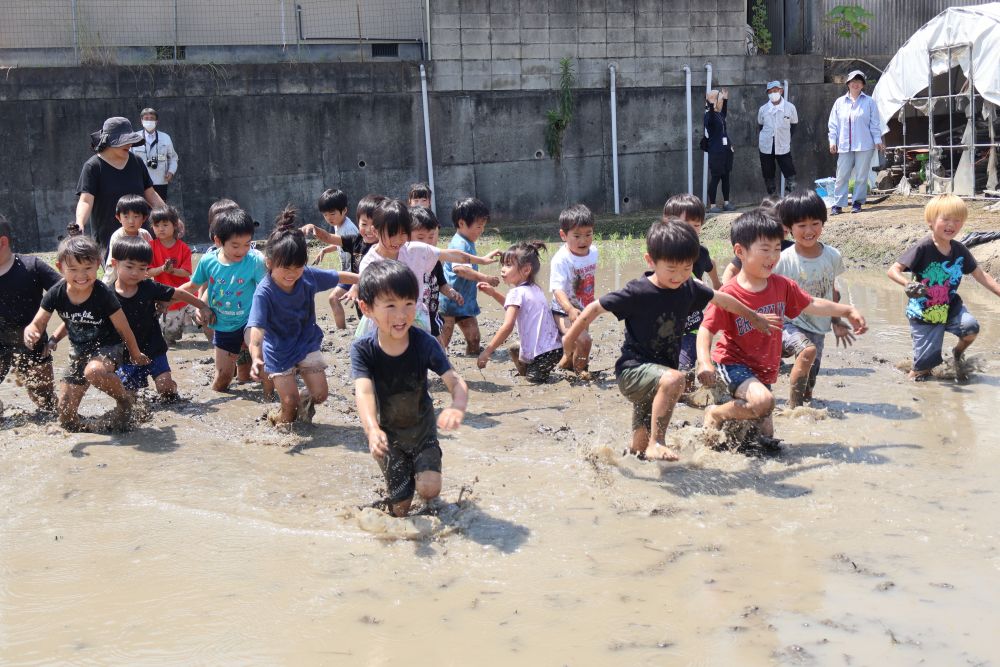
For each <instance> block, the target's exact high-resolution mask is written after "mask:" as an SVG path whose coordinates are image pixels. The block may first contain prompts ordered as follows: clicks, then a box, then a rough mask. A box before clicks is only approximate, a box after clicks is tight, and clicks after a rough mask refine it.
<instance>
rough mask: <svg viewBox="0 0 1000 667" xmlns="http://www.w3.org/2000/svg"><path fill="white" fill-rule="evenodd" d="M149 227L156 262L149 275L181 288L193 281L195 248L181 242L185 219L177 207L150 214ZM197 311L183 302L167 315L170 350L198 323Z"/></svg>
mask: <svg viewBox="0 0 1000 667" xmlns="http://www.w3.org/2000/svg"><path fill="white" fill-rule="evenodd" d="M149 224H150V225H151V226H152V227H153V236H154V238H153V241H152V242H151V243H150V245H151V246H152V248H153V261H152V265H151V266H150V268H149V272H148V275H149V277H150V278H152V279H153V280H155V281H156V282H158V283H161V284H163V285H166V286H167V287H173V288H174V289H176V288H178V287H180V286H181V285H183V284H184V283H186V282H187V281H188V280H190V279H191V271H192V263H191V248H190V247H188V244H187V243H184V241H181V239H180V236H179V233H180V229H181V219H180V216H179V215H178V214H177V209H175V208H174V207H173V206H163V207H160V208H156V209H153V212H152V213H150V214H149ZM194 313H195V309H194V307H193V306H191V305H188V304H187V303H185V302H184V301H183V300H178V301H177V303H174V304H171V305H170V307H169V308H167V312H165V313H163V316H162V322H161V330H162V332H163V339H164V340H165V341H166V343H167V346H168V347H171V346H173V345H176V344H177V341H179V340H180V339H181V336H183V335H184V325H185V324H187V323H188V322H195V321H196V320H195V317H194Z"/></svg>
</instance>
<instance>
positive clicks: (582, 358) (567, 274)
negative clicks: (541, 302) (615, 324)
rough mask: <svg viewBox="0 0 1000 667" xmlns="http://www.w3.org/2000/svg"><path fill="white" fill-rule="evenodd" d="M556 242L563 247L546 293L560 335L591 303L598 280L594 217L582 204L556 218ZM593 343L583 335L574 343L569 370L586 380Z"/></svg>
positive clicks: (556, 260) (554, 257) (550, 273)
mask: <svg viewBox="0 0 1000 667" xmlns="http://www.w3.org/2000/svg"><path fill="white" fill-rule="evenodd" d="M559 238H561V239H562V240H563V246H562V247H561V248H559V250H558V251H557V252H556V254H555V255H554V256H553V257H552V266H551V268H550V270H549V291H550V292H552V314H553V315H554V316H555V320H556V325H557V326H558V327H559V332H560V333H561V334H565V333H566V331H567V330H568V329H569V327H570V326H571V325H572V324H573V322H575V321H576V318H578V317H579V316H580V311H582V310H583V309H584V308H586V307H587V306H589V305H590V304H591V303H593V301H594V286H595V284H596V276H597V248H595V247H594V245H593V244H594V214H593V213H591V212H590V209H589V208H587V207H586V206H584V205H583V204H574V205H573V206H570V207H569V208H567V209H566V210H564V211H563V212H562V213H560V214H559ZM592 344H593V341H592V340H591V338H590V334H589V333H588V332H587V331H584V332H582V333H581V334H580V337H579V338H578V339H577V341H576V347H575V348H574V349H573V355H572V357H571V359H570V360H569V361H570V363H571V366H569V368H570V369H571V370H574V371H576V372H577V374H578V375H579V376H580V377H581V378H582V379H589V378H590V373H589V371H588V370H587V369H588V367H589V365H590V347H591V345H592Z"/></svg>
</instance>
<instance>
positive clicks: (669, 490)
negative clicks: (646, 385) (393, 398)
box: [0, 263, 1000, 665]
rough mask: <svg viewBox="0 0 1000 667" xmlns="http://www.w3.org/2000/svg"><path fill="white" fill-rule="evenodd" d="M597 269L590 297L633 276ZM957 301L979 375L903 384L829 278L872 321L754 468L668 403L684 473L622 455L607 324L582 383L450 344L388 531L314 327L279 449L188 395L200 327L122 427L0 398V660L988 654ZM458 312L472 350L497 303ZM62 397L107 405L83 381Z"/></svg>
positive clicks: (346, 393)
mask: <svg viewBox="0 0 1000 667" xmlns="http://www.w3.org/2000/svg"><path fill="white" fill-rule="evenodd" d="M607 268H608V272H606V273H604V274H602V275H601V276H600V277H599V284H598V289H600V290H601V291H604V290H605V289H613V288H614V287H615V286H616V283H617V284H618V285H619V286H620V285H621V284H623V283H624V279H626V278H627V277H630V276H632V275H637V274H638V272H639V271H640V270H641V267H640V266H639V265H637V264H636V265H628V266H627V267H624V268H623V269H622V270H619V271H616V270H615V267H614V266H613V263H612V264H611V265H610V266H609V267H607ZM540 280H541V281H542V282H543V283H544V281H545V278H544V276H543V277H541V278H540ZM962 294H963V298H964V299H965V301H966V303H967V304H968V305H969V308H970V309H971V310H972V311H973V312H974V313H975V314H976V316H977V317H978V318H979V320H980V321H981V323H982V325H983V333H982V334H981V335H980V338H979V340H977V341H976V343H975V345H974V346H973V348H972V350H971V352H972V354H973V357H972V359H973V360H975V363H976V368H977V369H978V370H976V372H975V373H973V376H972V378H971V380H970V381H969V382H968V383H966V384H957V383H955V382H953V381H949V380H946V379H943V378H942V379H940V380H936V381H934V382H925V383H913V382H910V381H908V380H906V378H905V375H904V374H903V373H901V372H900V371H899V370H897V369H896V368H895V363H896V361H897V360H900V359H904V358H906V357H907V356H908V355H909V334H908V329H907V326H906V322H905V321H904V319H903V317H902V311H903V297H902V296H901V295H900V294H899V293H898V290H894V289H891V288H890V287H889V286H888V285H887V284H886V281H885V280H884V279H881V278H879V277H870V276H866V275H851V276H849V277H848V279H847V280H846V281H845V283H844V295H845V298H847V299H850V300H852V301H853V302H855V303H857V304H858V305H859V307H860V308H861V309H862V310H863V311H864V312H865V314H866V316H867V317H868V319H869V323H870V324H871V326H872V332H871V333H869V334H867V335H866V336H864V337H862V338H860V339H859V341H858V343H857V345H856V346H855V347H853V348H851V349H849V350H846V351H844V350H837V349H829V348H828V350H827V353H826V357H825V359H824V363H823V371H822V373H821V375H820V377H819V382H818V384H817V387H816V396H817V400H816V401H815V402H814V403H813V404H812V405H810V406H807V407H803V408H796V409H795V410H785V409H784V400H785V398H786V397H787V394H788V383H787V376H782V378H781V379H779V381H778V384H777V385H776V388H775V391H776V396H777V397H778V404H779V408H780V410H779V412H778V413H777V415H776V419H775V428H776V435H777V437H779V438H781V439H782V443H781V445H780V447H779V449H778V451H777V452H776V453H771V454H768V455H756V454H754V455H747V454H746V453H743V452H741V451H733V450H732V449H731V448H730V447H728V446H726V445H725V444H724V443H723V442H722V441H720V439H719V438H720V435H719V434H718V433H717V432H708V431H705V430H703V429H701V428H699V425H700V424H701V414H702V413H701V410H700V409H698V408H692V407H689V406H686V405H682V406H679V407H678V409H677V411H676V413H675V416H674V422H673V426H672V428H671V430H670V431H669V434H670V438H671V443H672V444H673V445H674V446H675V447H677V448H678V449H679V450H680V451H681V452H682V454H683V455H682V460H681V462H679V463H670V464H668V463H651V462H645V461H640V460H638V459H636V458H635V457H633V456H623V455H622V452H623V451H624V450H626V449H627V447H628V441H629V428H630V408H629V406H628V404H627V403H626V401H625V399H624V398H622V397H621V396H620V394H619V392H618V389H617V386H616V383H615V380H614V375H613V371H612V370H610V369H611V368H612V366H613V364H614V360H615V358H616V356H617V353H618V347H619V346H620V344H621V337H622V332H621V327H620V325H619V324H618V323H617V322H615V321H614V320H613V318H609V317H604V318H601V319H600V320H598V322H597V323H595V325H594V328H593V334H594V337H595V341H596V352H595V355H594V358H593V360H592V363H591V368H593V369H595V370H596V371H598V372H596V373H595V378H594V379H593V380H592V381H590V382H580V381H569V380H568V379H567V378H566V376H564V375H557V376H556V377H555V378H554V379H553V380H552V381H550V382H549V383H547V384H545V385H541V386H530V385H527V384H525V383H524V381H523V379H522V378H518V377H516V376H514V375H513V373H512V366H511V364H510V362H509V361H507V360H504V359H499V358H498V359H495V360H494V362H493V363H492V364H491V365H490V366H489V367H488V369H487V371H486V372H485V373H480V372H479V371H478V370H477V369H476V368H475V359H472V358H468V357H462V356H453V360H454V363H455V366H456V368H457V370H458V371H459V372H460V373H461V374H462V375H463V377H464V378H465V379H466V380H467V381H468V383H469V385H470V388H471V389H472V392H473V393H472V401H471V405H470V410H469V413H468V415H467V417H466V421H465V425H464V426H463V428H462V430H461V431H459V432H458V433H457V434H455V435H451V434H448V435H443V436H442V438H441V446H442V449H443V451H444V493H443V497H442V499H441V502H440V503H439V504H435V506H434V507H431V508H426V510H421V512H422V513H421V514H419V515H416V516H412V517H410V518H407V519H403V520H400V519H391V518H389V517H387V516H386V515H384V514H382V513H381V512H379V511H378V510H376V509H373V508H372V507H370V506H372V505H375V504H377V503H378V502H379V501H380V500H381V494H380V489H381V488H382V480H381V474H380V472H379V470H378V467H377V466H376V465H375V463H374V461H372V459H371V457H370V455H369V453H368V448H367V443H366V440H365V438H364V435H363V433H362V432H361V429H360V427H359V426H358V424H357V416H356V414H355V412H354V409H353V399H352V396H351V386H350V382H349V380H348V361H347V359H346V354H345V350H346V346H347V345H348V344H349V341H350V338H349V336H348V335H347V334H344V333H340V332H334V331H329V325H330V324H331V323H330V321H329V320H327V321H325V322H324V323H323V324H324V328H325V329H327V330H328V333H327V342H328V344H329V350H330V351H329V352H328V360H329V362H330V363H331V367H330V368H329V369H328V373H329V378H330V388H331V395H330V398H329V400H328V401H327V402H326V403H325V404H323V405H321V406H319V408H318V409H317V412H316V415H315V419H314V420H313V423H312V424H295V425H294V426H293V427H292V429H291V430H290V432H288V433H280V432H278V431H276V430H275V429H273V428H271V427H270V426H269V425H268V424H267V423H266V422H265V421H264V420H263V419H262V415H264V414H265V413H266V412H267V411H268V410H270V409H273V407H274V405H275V404H273V403H264V402H262V400H261V397H260V393H259V390H257V389H256V388H255V387H254V386H253V385H249V384H246V385H244V384H237V385H235V386H234V388H233V390H232V391H231V392H229V393H226V394H217V393H214V392H211V391H209V390H208V388H207V386H206V382H207V377H208V374H209V373H210V368H211V367H210V365H208V364H204V363H202V362H203V361H204V360H205V359H206V358H208V357H210V355H211V352H210V350H209V349H208V346H207V344H206V343H205V342H204V341H203V340H201V339H199V338H198V337H197V336H195V335H187V336H186V337H185V339H184V340H183V341H182V343H181V346H180V348H179V349H177V350H176V351H174V352H172V353H171V363H172V365H173V366H174V368H175V376H176V377H177V379H178V383H179V385H180V389H181V393H182V395H184V396H185V398H186V400H183V401H180V402H177V403H172V404H166V405H164V404H159V403H155V404H153V405H152V406H151V412H150V415H149V418H148V420H147V421H143V422H142V423H140V424H138V425H137V427H136V428H135V429H134V430H133V431H131V432H129V433H115V434H103V433H66V432H65V431H63V430H62V429H59V428H58V427H54V426H53V425H52V424H51V422H49V421H47V420H45V419H41V418H39V417H38V416H37V415H36V413H35V410H34V408H33V406H31V405H30V403H29V401H28V399H27V397H26V396H25V395H24V392H23V391H22V390H19V389H17V387H16V386H14V385H13V383H10V382H7V383H4V384H3V385H0V401H2V402H3V403H4V405H5V410H4V413H3V417H2V422H0V428H2V431H0V476H2V479H3V484H0V504H2V505H3V507H5V508H7V509H6V511H5V512H3V513H2V514H0V628H2V632H0V661H3V662H5V663H16V664H28V665H32V664H39V665H41V664H52V663H56V662H62V663H74V664H77V663H129V664H154V663H155V664H163V663H260V662H266V663H283V664H289V663H294V664H344V665H355V664H388V663H392V662H401V661H403V660H409V661H413V660H414V658H415V656H419V658H418V661H419V662H432V661H433V662H442V663H444V664H450V663H453V662H465V661H469V660H473V659H479V660H482V656H484V655H488V656H490V659H489V660H487V662H497V663H499V662H504V663H506V662H511V661H517V660H520V661H526V662H530V663H532V664H690V663H701V664H739V665H773V664H775V663H778V664H786V663H787V664H840V663H851V664H876V663H884V664H917V663H924V664H965V663H973V664H976V663H978V664H988V663H990V662H991V661H996V660H997V649H996V646H995V645H996V642H995V628H996V626H997V615H996V611H995V600H994V597H995V595H994V593H993V591H995V590H996V588H997V586H998V585H1000V555H998V554H1000V518H998V516H997V513H996V512H995V507H996V504H997V502H998V501H1000V482H998V481H997V477H996V475H995V474H994V472H993V471H995V470H996V469H997V468H998V466H1000V436H998V435H997V434H996V429H995V428H994V427H993V423H994V421H995V413H996V392H997V387H998V386H1000V378H998V370H1000V363H998V362H1000V359H998V356H997V354H996V352H994V350H995V349H996V343H997V341H998V340H1000V308H998V306H997V303H996V301H995V299H994V298H993V297H992V296H991V295H988V294H986V293H985V292H984V291H983V290H980V289H978V288H977V287H976V286H974V285H969V286H966V285H963V287H962ZM482 306H483V307H484V310H485V315H484V317H483V320H482V328H483V330H484V332H491V331H492V330H494V329H495V327H496V326H497V323H498V321H499V310H498V308H497V307H496V306H495V304H493V303H487V302H485V300H484V302H483V303H482ZM318 312H324V313H325V312H326V307H325V305H320V306H319V307H318ZM456 338H458V340H456V341H455V343H454V344H453V348H452V353H453V355H455V354H456V353H458V352H460V351H461V348H462V347H463V346H464V341H462V340H461V336H456ZM337 349H339V350H340V351H339V352H335V350H337ZM63 354H64V352H63ZM64 361H65V357H63V356H59V355H57V359H56V366H57V372H58V370H59V368H60V367H61V366H62V364H63V363H64ZM432 390H433V397H434V399H435V401H436V402H437V403H438V405H439V406H440V404H441V403H442V402H444V401H445V400H446V394H445V393H444V390H443V388H442V387H441V385H440V383H434V384H433V385H432ZM695 394H696V395H695V396H694V397H692V399H693V400H691V401H690V402H691V403H693V404H697V403H698V402H699V401H709V400H717V397H716V396H714V395H712V394H711V392H702V393H701V394H700V395H699V394H698V393H697V392H695ZM699 396H700V398H699ZM82 407H83V410H84V412H85V416H87V417H88V418H94V417H97V416H99V415H101V414H103V413H104V412H106V411H108V410H109V409H111V408H113V407H114V406H113V404H112V403H111V402H110V401H108V400H107V399H106V398H104V397H102V396H100V395H98V394H96V393H94V392H92V393H89V394H88V395H87V397H86V398H85V400H84V402H83V406H82ZM469 489H474V493H470V491H469ZM359 508H360V509H359Z"/></svg>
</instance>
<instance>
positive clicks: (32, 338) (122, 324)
mask: <svg viewBox="0 0 1000 667" xmlns="http://www.w3.org/2000/svg"><path fill="white" fill-rule="evenodd" d="M100 264H101V253H100V250H99V249H98V247H97V244H96V243H94V240H93V239H91V238H90V237H87V236H70V237H68V238H65V239H63V240H62V242H61V243H60V244H59V250H58V251H57V253H56V268H57V269H59V272H60V273H61V274H62V276H63V280H62V281H61V282H59V283H57V284H56V285H54V286H53V287H52V288H51V289H50V290H49V291H48V292H46V293H45V296H43V297H42V301H41V305H40V307H39V309H38V312H37V313H35V318H34V319H33V320H32V321H31V324H29V325H28V326H27V327H25V329H24V345H25V346H26V347H28V348H29V349H34V348H35V346H37V345H38V344H39V342H40V341H41V340H42V339H43V338H44V336H45V328H46V327H47V326H48V324H49V319H50V318H51V317H52V313H53V312H58V313H59V317H61V318H62V320H63V325H62V326H60V327H59V330H58V331H56V333H55V334H53V336H52V340H51V341H50V343H49V346H50V347H54V346H55V344H56V343H57V342H58V341H59V340H61V339H62V337H63V336H64V335H65V334H66V332H68V333H69V341H70V344H71V345H72V349H71V351H70V354H69V368H68V369H67V373H66V375H65V377H63V382H62V388H61V391H60V396H59V423H60V424H62V426H63V427H64V428H66V429H69V430H76V429H79V428H80V426H81V421H80V413H79V407H80V401H81V400H83V395H84V394H85V393H87V388H88V387H89V386H90V385H93V386H95V387H97V388H98V389H100V390H101V391H103V392H104V393H105V394H107V395H108V396H110V397H111V398H113V399H115V401H117V402H118V408H117V410H116V411H115V414H114V417H113V424H114V426H115V427H116V428H124V427H126V426H127V424H128V421H129V413H130V412H131V409H132V404H133V403H134V400H133V398H132V395H131V394H130V393H129V392H127V391H126V390H125V388H124V387H123V386H122V383H121V380H119V379H118V376H117V375H115V368H116V367H117V366H118V364H119V363H121V357H122V341H125V345H126V347H127V348H128V351H129V355H130V356H131V358H132V361H133V362H134V363H137V364H148V363H149V359H147V358H146V355H144V354H143V353H142V352H141V351H139V345H138V343H136V340H135V336H134V335H133V334H132V329H130V328H129V326H128V320H126V319H125V313H123V312H122V309H121V305H120V304H119V303H118V299H117V298H116V297H115V294H114V292H112V291H111V290H110V289H109V288H108V287H107V285H105V284H104V283H100V282H98V281H97V268H98V267H99V266H100Z"/></svg>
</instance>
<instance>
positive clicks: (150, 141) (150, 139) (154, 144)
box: [132, 107, 177, 201]
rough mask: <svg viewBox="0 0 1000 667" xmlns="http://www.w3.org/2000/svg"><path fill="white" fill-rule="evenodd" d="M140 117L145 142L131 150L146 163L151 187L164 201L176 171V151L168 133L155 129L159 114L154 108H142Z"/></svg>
mask: <svg viewBox="0 0 1000 667" xmlns="http://www.w3.org/2000/svg"><path fill="white" fill-rule="evenodd" d="M141 117H142V131H143V137H144V138H145V139H146V143H144V144H142V145H141V146H134V147H133V148H132V152H133V153H135V154H136V155H137V156H138V157H139V159H140V160H142V161H143V162H145V163H146V168H147V169H149V176H150V178H152V179H153V188H154V189H155V190H156V192H157V193H159V195H160V197H161V198H163V200H164V201H166V199H167V190H168V189H169V187H170V181H172V180H173V179H174V175H175V174H176V173H177V152H176V151H174V142H173V141H171V140H170V135H169V134H167V133H166V132H162V131H161V130H159V129H157V125H158V124H159V120H160V115H159V114H158V113H157V112H156V109H153V108H152V107H147V108H145V109H143V110H142V114H141Z"/></svg>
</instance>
